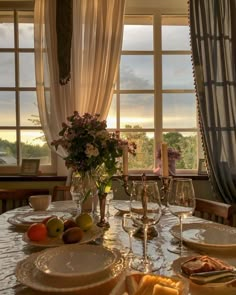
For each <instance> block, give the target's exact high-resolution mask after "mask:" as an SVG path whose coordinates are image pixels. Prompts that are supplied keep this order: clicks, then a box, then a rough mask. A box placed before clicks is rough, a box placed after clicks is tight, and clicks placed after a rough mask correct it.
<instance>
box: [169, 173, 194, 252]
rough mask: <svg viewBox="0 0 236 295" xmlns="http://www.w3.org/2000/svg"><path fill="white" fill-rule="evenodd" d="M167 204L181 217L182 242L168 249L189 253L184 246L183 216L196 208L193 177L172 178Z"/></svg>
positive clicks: (190, 213)
mask: <svg viewBox="0 0 236 295" xmlns="http://www.w3.org/2000/svg"><path fill="white" fill-rule="evenodd" d="M167 206H168V208H169V210H170V212H171V213H172V214H173V215H175V216H177V217H178V218H179V225H180V242H179V244H178V245H176V246H171V247H169V248H168V250H169V251H170V252H173V253H177V254H184V253H187V252H189V250H188V249H186V248H185V247H184V246H183V238H182V232H183V231H182V218H186V217H187V216H189V215H192V213H193V211H194V208H195V193H194V188H193V183H192V179H190V178H173V179H171V182H170V189H169V194H168V199H167Z"/></svg>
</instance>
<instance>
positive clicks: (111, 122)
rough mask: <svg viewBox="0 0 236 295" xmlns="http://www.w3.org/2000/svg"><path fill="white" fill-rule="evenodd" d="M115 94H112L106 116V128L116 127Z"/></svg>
mask: <svg viewBox="0 0 236 295" xmlns="http://www.w3.org/2000/svg"><path fill="white" fill-rule="evenodd" d="M116 109H117V108H116V95H113V98H112V103H111V106H110V110H109V113H108V116H107V128H116V127H117V126H116Z"/></svg>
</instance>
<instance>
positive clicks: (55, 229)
mask: <svg viewBox="0 0 236 295" xmlns="http://www.w3.org/2000/svg"><path fill="white" fill-rule="evenodd" d="M46 227H47V231H48V235H49V236H50V237H58V236H59V235H60V234H62V233H63V231H64V222H63V220H62V219H60V218H58V217H52V218H50V219H49V220H48V221H47V223H46Z"/></svg>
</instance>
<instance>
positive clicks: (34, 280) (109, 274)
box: [15, 246, 125, 294]
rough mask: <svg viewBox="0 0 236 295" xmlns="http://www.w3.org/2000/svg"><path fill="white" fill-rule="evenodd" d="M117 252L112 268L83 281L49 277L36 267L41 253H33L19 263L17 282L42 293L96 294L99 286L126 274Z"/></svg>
mask: <svg viewBox="0 0 236 295" xmlns="http://www.w3.org/2000/svg"><path fill="white" fill-rule="evenodd" d="M97 247H99V246H97ZM114 251H115V250H114ZM116 251H117V258H116V260H115V262H114V263H113V264H112V266H111V267H110V268H108V269H107V270H106V271H104V272H99V273H97V274H94V275H93V276H88V277H87V278H86V279H85V278H84V277H83V278H82V279H81V280H80V279H79V278H67V277H64V278H63V280H62V279H61V280H59V279H58V278H55V277H53V276H48V275H47V274H45V273H43V272H41V271H39V270H38V269H37V268H36V267H35V260H36V259H37V257H38V255H40V252H39V253H33V254H31V255H30V256H29V257H27V258H26V259H24V260H22V261H20V262H18V263H17V266H16V270H15V275H16V278H17V280H18V281H19V282H20V283H22V284H23V285H26V286H28V287H30V288H32V289H34V290H37V291H41V292H55V293H65V294H67V293H69V292H79V291H81V293H82V294H83V291H85V293H86V294H95V293H96V290H97V288H98V287H99V286H101V285H104V284H106V283H110V282H111V281H112V280H115V279H116V278H118V277H119V276H120V275H121V274H122V273H123V272H124V269H125V268H124V259H123V258H122V257H121V255H120V254H119V251H118V250H116ZM92 289H93V291H92ZM94 292H95V293H94ZM79 294H80V293H79Z"/></svg>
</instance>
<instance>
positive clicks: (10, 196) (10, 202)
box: [0, 189, 49, 213]
mask: <svg viewBox="0 0 236 295" xmlns="http://www.w3.org/2000/svg"><path fill="white" fill-rule="evenodd" d="M48 194H49V190H48V189H0V203H1V206H0V213H4V212H6V211H8V210H11V209H15V208H18V207H21V206H25V205H28V198H29V197H30V196H33V195H48Z"/></svg>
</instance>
